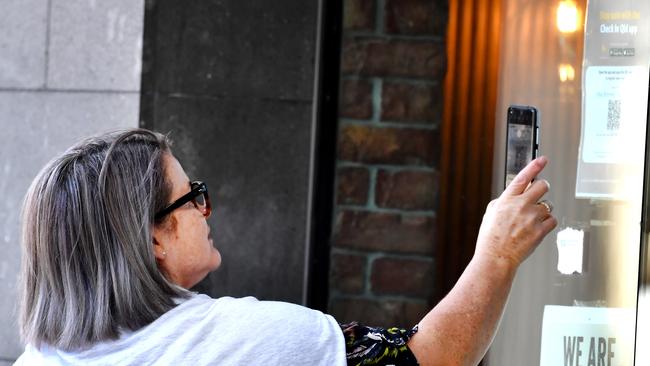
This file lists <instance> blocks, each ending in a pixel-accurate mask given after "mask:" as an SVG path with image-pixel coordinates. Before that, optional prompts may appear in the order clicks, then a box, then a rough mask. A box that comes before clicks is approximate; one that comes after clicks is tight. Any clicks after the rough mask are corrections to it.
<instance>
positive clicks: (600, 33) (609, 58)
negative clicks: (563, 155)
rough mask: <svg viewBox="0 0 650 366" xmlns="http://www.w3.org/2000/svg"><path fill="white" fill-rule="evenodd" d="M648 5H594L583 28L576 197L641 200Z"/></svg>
mask: <svg viewBox="0 0 650 366" xmlns="http://www.w3.org/2000/svg"><path fill="white" fill-rule="evenodd" d="M648 11H650V1H633V0H621V1H616V2H613V1H605V0H590V1H589V6H588V14H587V23H586V25H585V50H584V60H583V78H582V85H583V87H582V124H581V125H582V133H581V139H580V148H579V156H578V167H577V169H578V173H577V179H576V180H577V181H576V197H577V198H600V199H623V200H625V199H636V198H638V197H640V195H641V189H642V184H643V162H644V152H645V135H646V133H645V130H646V120H647V108H648V66H649V65H650V30H649V29H648V23H649V22H648V21H647V18H648V16H650V14H648Z"/></svg>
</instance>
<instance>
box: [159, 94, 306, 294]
mask: <svg viewBox="0 0 650 366" xmlns="http://www.w3.org/2000/svg"><path fill="white" fill-rule="evenodd" d="M157 107H158V108H157V109H156V113H155V117H154V121H156V122H155V129H156V130H158V131H160V132H168V131H171V137H172V139H173V140H174V141H175V146H176V148H174V150H173V151H174V154H175V155H176V156H177V157H178V159H179V161H180V162H181V164H182V165H183V167H184V168H185V170H186V172H187V173H188V175H189V176H190V178H191V179H201V180H203V181H205V182H207V183H208V186H209V189H210V195H211V197H212V198H213V201H214V207H215V209H214V214H213V216H212V217H210V218H209V220H208V222H209V223H210V225H211V228H212V232H213V235H214V240H215V246H216V247H217V248H218V249H219V250H220V251H221V254H222V258H223V264H222V267H221V268H220V269H219V270H217V271H216V272H214V273H212V274H211V275H210V276H208V278H207V279H206V280H204V281H203V282H202V283H201V284H199V285H198V287H197V289H198V290H200V291H202V292H206V293H208V294H209V295H211V296H222V295H230V296H247V295H252V296H256V297H258V298H261V299H273V300H283V301H290V302H294V303H301V302H302V293H303V288H302V286H303V283H304V281H303V276H304V268H305V267H304V256H305V223H306V210H307V207H306V204H307V198H308V197H307V193H308V192H307V191H308V186H309V184H308V183H309V182H308V176H309V171H308V170H309V150H310V131H311V103H306V102H283V101H277V100H276V101H273V100H255V99H252V98H251V99H237V98H224V99H215V98H178V97H170V98H164V97H159V98H158V102H157Z"/></svg>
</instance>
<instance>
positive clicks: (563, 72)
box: [557, 64, 576, 82]
mask: <svg viewBox="0 0 650 366" xmlns="http://www.w3.org/2000/svg"><path fill="white" fill-rule="evenodd" d="M557 72H558V74H559V75H560V81H561V82H565V81H571V80H573V79H574V78H575V76H576V71H575V70H574V69H573V66H571V64H560V66H558V68H557Z"/></svg>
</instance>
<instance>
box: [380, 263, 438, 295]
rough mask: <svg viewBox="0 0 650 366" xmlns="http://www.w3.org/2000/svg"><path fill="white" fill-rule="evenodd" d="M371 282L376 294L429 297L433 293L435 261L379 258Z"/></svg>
mask: <svg viewBox="0 0 650 366" xmlns="http://www.w3.org/2000/svg"><path fill="white" fill-rule="evenodd" d="M371 273H372V274H371V276H370V283H371V289H372V292H373V293H374V294H378V295H405V296H416V297H421V298H425V299H426V298H429V297H430V296H431V294H432V293H433V262H432V261H426V260H417V259H404V258H391V257H383V258H377V259H376V260H374V261H373V263H372V268H371Z"/></svg>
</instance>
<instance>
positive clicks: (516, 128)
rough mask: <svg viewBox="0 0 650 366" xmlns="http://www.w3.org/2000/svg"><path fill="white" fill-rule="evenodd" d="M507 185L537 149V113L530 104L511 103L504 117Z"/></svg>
mask: <svg viewBox="0 0 650 366" xmlns="http://www.w3.org/2000/svg"><path fill="white" fill-rule="evenodd" d="M506 124H507V128H506V174H505V186H506V187H507V186H508V185H509V184H510V182H512V180H513V179H515V176H517V174H518V173H519V172H520V171H521V170H522V169H523V168H524V167H525V166H526V165H527V164H528V163H530V162H531V161H532V160H533V159H535V158H536V157H537V152H538V149H539V114H538V112H537V108H535V107H531V106H527V105H526V106H522V105H511V106H510V107H508V115H507V118H506Z"/></svg>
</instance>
